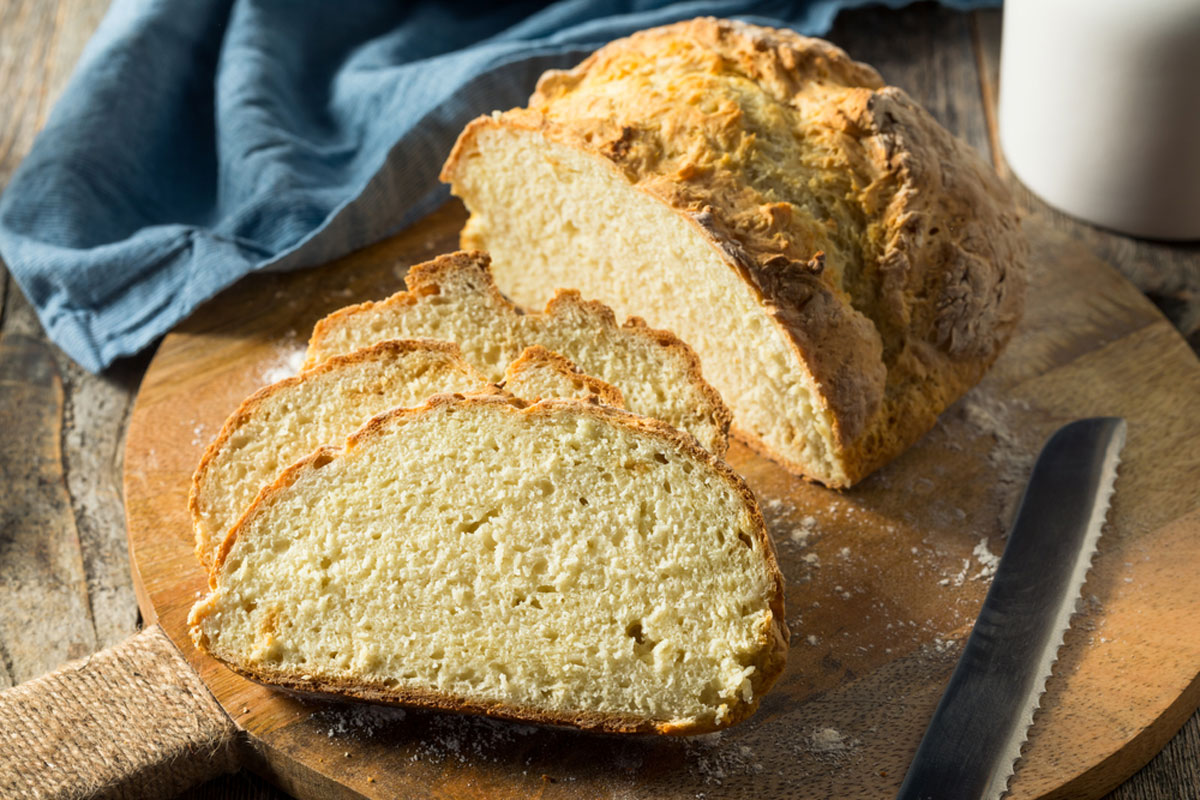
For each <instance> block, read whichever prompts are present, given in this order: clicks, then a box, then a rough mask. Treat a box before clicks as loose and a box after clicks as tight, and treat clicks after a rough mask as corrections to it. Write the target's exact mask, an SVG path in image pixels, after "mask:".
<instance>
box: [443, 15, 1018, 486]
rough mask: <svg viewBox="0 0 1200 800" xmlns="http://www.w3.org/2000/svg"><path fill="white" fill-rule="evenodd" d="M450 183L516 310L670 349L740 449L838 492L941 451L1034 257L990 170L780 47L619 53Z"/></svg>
mask: <svg viewBox="0 0 1200 800" xmlns="http://www.w3.org/2000/svg"><path fill="white" fill-rule="evenodd" d="M442 178H443V180H445V181H447V182H449V183H450V184H451V185H452V189H453V191H454V193H455V194H456V195H458V196H459V197H461V198H462V199H463V201H464V202H465V203H466V205H467V208H468V209H469V210H470V212H471V217H470V220H469V221H468V223H467V225H466V227H465V228H464V229H463V233H462V245H463V247H469V248H479V249H484V250H487V251H488V252H490V253H491V255H492V258H493V259H494V263H493V269H494V272H495V276H496V281H497V284H498V285H499V287H500V289H501V290H502V291H503V292H505V293H506V294H507V295H508V296H509V297H510V298H512V299H513V300H514V301H515V302H516V303H517V304H518V305H520V306H522V307H525V308H537V307H539V306H540V305H541V304H542V303H544V302H545V300H546V298H547V297H549V296H550V293H551V292H552V291H553V290H554V289H555V288H557V287H560V286H570V287H574V288H577V289H579V290H580V291H581V292H583V293H584V295H586V296H587V297H590V298H593V299H596V300H599V301H601V302H603V303H606V304H608V305H609V306H610V307H612V308H613V309H614V310H615V311H616V313H617V314H621V315H625V314H636V315H639V316H642V317H644V318H645V319H646V320H647V321H648V322H649V324H651V325H655V326H661V327H665V328H669V329H670V330H672V331H674V332H675V333H676V334H678V335H679V336H680V337H682V338H683V339H684V340H685V341H687V343H688V344H689V345H691V346H692V347H693V348H695V350H696V352H697V353H698V354H699V355H700V358H701V361H702V363H703V367H704V376H705V378H707V379H708V380H709V381H710V382H711V383H712V384H713V386H715V387H716V388H717V389H718V391H720V393H721V396H722V397H723V398H724V400H725V402H726V403H728V404H729V406H730V408H731V409H732V411H733V415H734V425H735V429H736V432H737V433H738V435H739V436H742V437H744V438H745V439H746V440H747V441H748V442H749V443H750V444H751V445H753V446H755V447H756V448H758V449H759V450H761V451H762V452H764V453H765V454H767V455H769V456H771V457H773V458H775V459H777V460H778V461H779V462H780V463H782V464H784V465H785V466H787V467H789V468H790V469H792V470H794V471H796V472H798V473H800V474H802V475H805V476H808V477H811V478H815V479H817V480H819V481H821V482H823V483H825V484H827V485H829V486H849V485H851V484H853V483H855V482H856V481H858V480H860V479H861V478H863V477H864V476H865V475H867V474H868V473H870V472H871V471H872V470H874V469H876V468H877V467H879V466H880V465H882V464H883V463H885V462H887V461H888V460H890V459H892V458H894V457H895V456H896V455H898V454H899V453H900V452H902V451H903V450H904V449H905V448H906V447H908V445H910V444H911V443H912V442H914V441H916V439H917V438H918V437H920V436H921V435H922V434H923V433H924V432H925V431H927V430H929V428H930V427H932V426H933V424H934V422H935V421H936V419H937V415H938V414H939V413H940V412H941V411H942V410H943V409H944V408H946V406H948V405H949V404H950V403H952V402H953V401H954V400H955V399H956V398H957V397H959V396H960V395H962V394H963V392H965V391H966V390H967V389H968V388H969V387H971V386H972V385H973V384H975V382H976V381H978V380H979V378H980V376H981V375H982V374H983V373H984V371H985V370H986V369H987V367H988V365H989V364H991V363H992V361H993V360H994V359H995V358H996V356H997V354H998V353H999V352H1000V351H1001V348H1002V347H1003V346H1004V344H1005V342H1006V341H1007V340H1008V339H1009V336H1010V335H1011V333H1012V331H1013V328H1014V327H1015V325H1016V322H1017V319H1018V318H1019V316H1020V312H1021V307H1022V298H1023V294H1024V284H1025V260H1026V252H1027V245H1026V243H1025V239H1024V237H1023V235H1022V233H1021V230H1020V225H1019V222H1018V216H1017V212H1016V209H1015V207H1014V205H1013V203H1012V200H1011V198H1010V195H1009V193H1008V191H1007V189H1006V188H1005V187H1004V185H1003V184H1002V183H1001V181H1000V180H999V179H998V177H997V176H996V174H995V172H994V171H993V170H992V168H991V167H990V166H989V165H988V164H986V163H984V161H983V160H982V159H980V158H979V156H978V155H977V154H976V153H975V152H974V151H972V150H971V148H970V147H968V146H967V145H965V144H964V143H963V142H961V141H959V140H958V139H956V138H954V137H953V136H952V135H950V134H949V133H948V132H947V131H946V130H945V129H944V128H942V127H941V126H940V125H939V124H938V123H937V122H936V121H935V120H934V119H933V117H931V116H930V115H929V114H928V113H926V112H925V111H924V110H923V109H922V108H920V107H919V106H918V105H917V104H916V103H915V102H913V100H912V99H911V98H910V97H909V96H908V95H907V94H905V93H904V92H903V91H902V90H900V89H897V88H895V87H891V86H885V85H884V83H883V81H882V80H881V79H880V77H879V75H878V74H877V73H876V72H875V70H873V69H872V68H870V67H868V66H866V65H864V64H859V63H856V62H854V61H852V60H851V59H850V58H849V57H848V56H847V55H846V54H845V53H844V52H842V51H841V50H839V49H838V48H837V47H834V46H833V45H831V44H829V43H827V42H823V41H820V40H817V39H809V38H806V37H803V36H799V35H797V34H795V33H793V32H791V31H788V30H773V29H768V28H761V27H756V26H753V25H747V24H744V23H739V22H733V21H728V20H715V19H696V20H692V21H689V22H683V23H678V24H675V25H669V26H666V27H663V28H655V29H653V30H648V31H643V32H641V33H638V34H635V35H634V36H631V37H629V38H626V39H621V40H619V41H616V42H613V43H612V44H609V45H607V46H605V47H604V48H602V49H600V50H599V51H597V52H596V53H594V54H593V55H592V56H590V57H589V58H587V59H586V60H585V61H584V62H583V63H582V64H580V65H579V66H578V67H576V68H574V69H572V70H570V71H566V72H559V71H551V72H547V73H546V74H545V75H543V76H542V78H541V80H540V81H539V83H538V87H537V91H536V92H535V93H534V95H533V96H532V97H531V98H530V101H529V107H528V108H524V109H515V110H512V111H506V112H504V113H496V114H494V115H492V116H488V117H482V118H480V119H477V120H475V121H474V122H472V123H471V124H470V125H468V126H467V128H466V130H465V131H464V132H463V134H462V136H461V137H460V138H459V141H458V144H457V145H456V146H455V148H454V151H453V152H452V154H451V156H450V158H449V160H448V161H447V162H446V165H445V168H444V170H443V173H442ZM584 368H585V369H589V371H590V367H589V365H586V364H585V365H584ZM622 388H624V387H622Z"/></svg>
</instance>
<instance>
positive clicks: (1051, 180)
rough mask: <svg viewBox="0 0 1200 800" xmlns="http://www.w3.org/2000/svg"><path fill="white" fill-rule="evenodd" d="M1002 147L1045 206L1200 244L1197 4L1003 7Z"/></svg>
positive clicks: (1086, 2) (1188, 0)
mask: <svg viewBox="0 0 1200 800" xmlns="http://www.w3.org/2000/svg"><path fill="white" fill-rule="evenodd" d="M999 113H1000V143H1001V146H1002V147H1003V150H1004V156H1005V158H1006V159H1007V161H1008V164H1009V166H1010V167H1011V168H1012V170H1013V172H1014V173H1016V176H1017V177H1018V178H1020V179H1021V181H1022V182H1024V183H1025V185H1026V186H1028V187H1029V188H1030V189H1031V190H1032V191H1033V192H1034V193H1036V194H1038V195H1039V196H1041V197H1042V199H1044V200H1045V201H1046V202H1047V203H1049V204H1050V205H1052V206H1055V207H1057V208H1059V209H1061V210H1063V211H1065V212H1067V213H1069V214H1072V215H1074V216H1076V217H1080V218H1082V219H1084V220H1086V221H1088V222H1091V223H1093V224H1096V225H1100V226H1103V227H1106V228H1112V229H1114V230H1117V231H1121V232H1122V233H1129V234H1133V235H1135V236H1146V237H1151V238H1160V239H1200V0H1006V1H1005V4H1004V34H1003V46H1002V48H1001V60H1000V111H999Z"/></svg>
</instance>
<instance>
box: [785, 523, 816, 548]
mask: <svg viewBox="0 0 1200 800" xmlns="http://www.w3.org/2000/svg"><path fill="white" fill-rule="evenodd" d="M816 532H817V519H816V517H812V516H808V517H804V518H803V519H801V520H800V524H799V525H797V526H796V527H795V528H793V529H792V533H791V539H792V541H793V542H795V543H796V544H799V545H805V544H808V538H809V537H810V536H812V535H813V534H814V533H816Z"/></svg>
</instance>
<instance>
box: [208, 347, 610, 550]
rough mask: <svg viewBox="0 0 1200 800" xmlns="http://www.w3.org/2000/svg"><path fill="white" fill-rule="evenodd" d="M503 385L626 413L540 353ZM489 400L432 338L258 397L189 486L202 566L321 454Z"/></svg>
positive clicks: (361, 354) (237, 416) (481, 381)
mask: <svg viewBox="0 0 1200 800" xmlns="http://www.w3.org/2000/svg"><path fill="white" fill-rule="evenodd" d="M505 381H506V383H507V384H508V386H509V388H508V391H509V393H510V394H513V395H516V396H518V397H521V398H522V399H525V400H529V401H536V400H538V399H541V398H543V397H573V398H579V399H584V400H593V401H595V402H599V403H603V404H605V405H611V406H613V407H616V408H620V407H621V393H620V392H619V391H617V389H616V388H615V387H613V386H610V385H609V384H607V383H605V382H604V381H601V380H598V379H596V378H593V377H591V376H590V375H584V374H582V373H580V372H579V371H578V370H577V369H575V366H574V365H573V364H571V362H570V361H568V360H567V359H566V358H563V357H562V356H561V355H559V354H557V353H553V352H550V351H549V350H546V349H544V348H540V347H538V348H530V349H529V350H527V351H526V352H524V353H522V354H521V357H520V358H518V359H517V360H516V361H514V362H513V363H512V365H511V366H510V367H509V370H508V372H507V373H506V374H505ZM491 391H495V387H494V386H493V385H492V384H490V383H489V382H488V381H487V380H486V379H485V378H484V377H483V376H482V375H480V374H479V373H478V372H476V371H475V369H474V368H472V367H471V365H470V364H468V363H467V362H466V361H465V360H463V358H462V356H461V355H460V354H459V351H458V346H457V345H455V344H453V343H450V342H439V341H435V340H432V339H413V340H389V341H385V342H379V343H376V344H374V345H372V346H370V347H367V348H364V349H362V350H356V351H355V352H353V353H350V354H349V355H345V356H337V357H335V358H331V359H329V360H327V361H324V362H322V363H320V364H318V365H317V366H315V367H313V368H311V369H308V370H305V371H304V372H302V373H301V374H300V375H297V376H295V377H292V378H287V379H285V380H282V381H279V382H278V383H275V384H272V385H270V386H267V387H264V388H263V389H260V390H259V391H257V392H255V393H254V394H253V395H251V396H250V397H249V398H247V399H246V400H245V401H243V402H242V404H241V405H240V406H239V407H238V409H237V410H236V411H235V412H233V414H232V415H231V416H230V417H229V419H228V420H226V421H225V425H224V426H223V427H222V428H221V431H220V433H218V434H217V437H216V438H215V439H214V440H213V442H212V444H210V445H209V447H208V449H207V450H206V451H205V453H204V457H203V458H202V459H201V461H200V466H199V467H197V469H196V473H195V475H193V477H192V489H191V493H190V495H189V497H188V506H189V508H190V510H191V514H192V527H193V529H194V531H195V534H196V555H197V557H198V558H199V559H200V562H201V563H202V564H204V566H205V567H207V568H211V567H212V563H213V559H214V558H215V556H216V552H217V548H218V547H219V546H220V544H221V542H222V541H224V539H225V534H226V533H227V532H228V531H229V529H230V528H231V527H232V526H233V524H234V523H235V522H237V519H238V517H240V516H241V515H242V513H243V512H244V511H245V510H246V509H247V508H249V506H250V503H251V501H253V500H254V498H255V496H256V495H257V494H258V492H259V491H260V490H261V489H262V488H264V487H266V486H269V485H270V484H271V483H272V482H273V481H274V480H275V478H276V477H277V476H278V475H279V473H280V472H282V471H283V469H284V468H285V467H288V466H290V465H292V464H294V463H295V462H297V461H299V460H300V459H301V458H302V457H304V456H306V455H308V454H309V453H311V452H312V451H314V450H316V449H317V448H318V447H320V446H322V445H337V444H341V442H342V441H343V440H344V439H345V438H346V437H347V436H349V435H350V434H351V433H353V432H354V431H356V430H358V429H359V428H360V427H362V425H363V424H365V423H366V422H367V420H369V419H370V418H371V417H373V416H375V415H376V414H379V413H382V412H384V411H387V410H389V409H392V408H396V407H397V406H417V405H421V404H422V403H424V402H425V401H426V400H428V399H429V398H430V397H432V396H434V395H436V394H445V393H448V392H459V393H487V392H491Z"/></svg>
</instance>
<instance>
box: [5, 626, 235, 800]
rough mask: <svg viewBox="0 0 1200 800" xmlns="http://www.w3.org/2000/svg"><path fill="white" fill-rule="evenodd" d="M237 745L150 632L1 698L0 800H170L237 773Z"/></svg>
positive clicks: (168, 647)
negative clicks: (47, 799) (76, 799)
mask: <svg viewBox="0 0 1200 800" xmlns="http://www.w3.org/2000/svg"><path fill="white" fill-rule="evenodd" d="M237 736H238V733H237V728H236V727H235V726H234V724H233V722H232V721H230V719H229V717H228V716H227V715H226V714H225V712H224V711H223V710H222V709H221V706H220V705H219V704H218V703H217V701H216V699H215V698H213V696H212V694H210V693H209V691H208V689H207V688H206V687H205V686H204V684H203V682H201V680H200V677H199V676H198V675H196V673H195V672H194V671H193V670H192V668H191V667H190V666H189V665H188V663H187V661H185V660H184V658H183V656H182V655H180V653H179V651H178V650H177V649H176V648H175V646H174V645H173V644H171V641H170V640H169V639H168V638H167V635H166V634H165V633H163V631H162V629H161V628H159V627H158V626H157V625H155V626H154V627H151V628H147V629H146V630H144V631H142V632H141V633H139V634H137V635H136V636H133V637H131V638H129V639H126V640H125V641H124V642H121V643H120V644H118V645H116V646H115V647H112V648H109V649H108V650H104V651H102V652H99V653H96V654H95V655H92V656H89V657H88V658H84V659H80V660H79V661H72V662H71V663H69V664H66V665H64V666H63V667H60V668H59V669H58V670H56V671H55V672H52V673H50V674H49V675H46V676H44V677H41V678H38V679H36V680H32V681H28V682H26V683H23V684H21V685H19V686H15V687H13V688H11V689H7V690H5V691H3V692H0V797H2V798H5V800H8V799H9V798H24V797H30V798H55V799H57V798H129V799H130V800H132V799H133V798H139V799H140V798H147V800H149V798H154V799H155V800H161V799H162V798H169V797H172V796H174V795H176V794H178V793H179V792H181V791H183V790H184V789H186V788H188V787H189V786H192V785H194V784H196V783H199V782H201V781H203V780H206V779H208V778H211V777H214V776H216V775H219V774H221V773H223V772H230V771H233V770H235V769H237V766H238V763H237V750H236V744H237Z"/></svg>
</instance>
